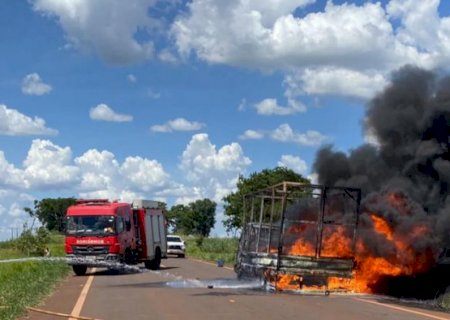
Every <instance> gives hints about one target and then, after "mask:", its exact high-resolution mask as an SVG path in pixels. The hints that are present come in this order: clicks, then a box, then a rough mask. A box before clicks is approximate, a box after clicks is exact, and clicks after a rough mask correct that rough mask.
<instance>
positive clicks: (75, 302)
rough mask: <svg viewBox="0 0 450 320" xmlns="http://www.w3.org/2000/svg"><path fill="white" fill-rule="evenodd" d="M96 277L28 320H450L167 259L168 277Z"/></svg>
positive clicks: (73, 285) (63, 290)
mask: <svg viewBox="0 0 450 320" xmlns="http://www.w3.org/2000/svg"><path fill="white" fill-rule="evenodd" d="M91 271H93V272H89V273H88V274H87V275H86V276H82V277H77V276H75V275H70V276H69V277H68V278H66V279H65V280H64V281H63V282H61V283H60V285H59V286H58V287H57V288H56V290H55V291H54V293H53V294H52V295H51V296H49V297H48V298H47V299H46V301H44V302H43V303H42V304H41V305H40V306H37V307H36V308H37V309H36V310H30V311H29V312H28V314H27V315H26V316H25V317H23V319H29V320H51V319H80V318H83V317H86V318H91V319H104V320H116V319H117V320H119V319H133V320H138V319H173V320H179V319H182V320H190V319H192V320H194V319H195V320H204V319H233V320H239V319H261V320H262V319H283V320H285V319H302V320H322V319H324V320H325V319H334V320H361V319H374V320H378V319H379V320H385V319H392V320H400V319H405V320H427V319H438V320H443V319H446V320H447V319H448V320H450V314H449V313H444V312H437V311H433V310H429V309H427V308H425V306H422V307H421V306H420V305H411V304H409V303H406V302H402V301H399V300H394V299H388V298H383V297H374V296H366V295H338V294H331V295H330V296H329V297H326V296H325V295H322V294H320V295H319V294H316V295H298V294H286V293H272V292H267V291H264V290H256V289H252V288H251V287H252V286H253V287H255V286H256V285H257V283H239V282H237V280H236V279H235V274H234V272H233V271H232V270H231V269H230V268H226V267H224V268H219V267H217V266H215V265H214V264H210V263H206V262H202V261H198V260H194V259H189V258H186V259H177V258H169V259H167V260H163V267H162V268H161V270H160V271H148V272H140V273H117V272H111V271H107V270H102V269H97V270H91ZM244 285H247V288H243V286H244ZM65 315H66V316H65ZM67 315H71V317H68V316H67Z"/></svg>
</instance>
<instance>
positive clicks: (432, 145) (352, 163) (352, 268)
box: [236, 66, 450, 298]
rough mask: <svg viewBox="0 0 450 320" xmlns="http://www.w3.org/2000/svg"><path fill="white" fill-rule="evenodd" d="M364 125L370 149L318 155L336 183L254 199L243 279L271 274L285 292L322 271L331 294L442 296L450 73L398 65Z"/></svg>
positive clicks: (448, 216)
mask: <svg viewBox="0 0 450 320" xmlns="http://www.w3.org/2000/svg"><path fill="white" fill-rule="evenodd" d="M364 127H365V128H364V129H365V132H366V135H367V137H370V141H371V142H370V143H366V144H363V145H361V146H359V147H357V148H355V149H353V150H350V151H348V152H342V151H335V150H333V147H332V146H331V145H327V146H324V147H323V148H321V149H320V150H319V151H318V153H317V156H316V159H315V162H314V165H313V171H314V172H316V173H317V175H318V182H319V184H321V185H323V186H329V187H316V186H296V185H292V184H291V185H289V184H286V188H284V187H283V185H280V186H274V187H270V188H268V189H266V190H263V191H260V192H256V193H254V194H251V195H249V196H248V198H246V201H245V202H246V205H245V209H244V219H245V220H244V221H245V222H244V224H243V230H242V237H241V241H240V248H239V253H238V256H237V264H236V271H237V273H238V274H239V275H244V274H251V273H256V274H258V275H262V276H263V277H264V278H265V279H267V280H268V281H270V282H272V283H273V284H274V285H275V286H276V288H278V289H285V288H291V289H294V288H299V287H304V286H305V284H306V283H305V280H306V278H305V275H306V276H310V277H312V276H315V275H319V276H321V278H322V282H326V284H327V286H328V289H338V290H341V289H343V290H348V291H352V292H365V293H386V294H392V295H394V296H402V297H408V296H409V297H416V298H434V297H436V296H437V295H439V294H440V293H442V292H444V291H445V290H446V288H447V287H448V286H449V285H450V250H449V249H450V77H449V76H442V75H441V74H436V73H432V72H430V71H426V70H422V69H420V68H417V67H413V66H405V67H403V68H401V69H399V70H398V71H396V72H394V73H393V74H392V75H391V83H390V84H389V85H388V86H387V87H386V88H385V89H384V90H383V91H382V92H379V93H378V94H377V95H376V96H375V97H374V98H373V99H372V100H371V101H369V102H368V105H367V113H366V117H365V118H364ZM368 141H369V139H368ZM347 186H351V187H355V188H357V190H359V189H360V190H361V194H362V196H361V197H360V196H358V194H359V192H358V191H355V190H354V189H351V188H350V189H347V188H346V187H347ZM336 199H341V200H339V201H337V200H336ZM346 206H351V208H352V211H353V212H354V213H352V214H350V211H349V210H347V209H344V208H346ZM332 208H337V210H334V209H332ZM330 212H331V213H330ZM334 212H336V213H334ZM339 212H341V213H339ZM333 215H336V217H334V216H333ZM352 229H353V230H355V231H356V233H354V234H353V235H352V233H351V232H350V230H352ZM355 234H356V237H355V236H354V235H355ZM328 239H330V242H328ZM341 245H344V246H343V249H341ZM338 252H339V254H338ZM312 278H313V277H312ZM323 279H326V281H324V280H323ZM316 282H317V281H316ZM322 287H323V286H322Z"/></svg>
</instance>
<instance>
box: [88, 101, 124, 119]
mask: <svg viewBox="0 0 450 320" xmlns="http://www.w3.org/2000/svg"><path fill="white" fill-rule="evenodd" d="M89 117H90V118H91V119H92V120H100V121H113V122H130V121H133V117H132V116H130V115H126V114H120V113H116V112H114V110H112V109H111V108H110V107H108V106H107V105H106V104H103V103H102V104H99V105H97V106H96V107H93V108H91V110H90V111H89Z"/></svg>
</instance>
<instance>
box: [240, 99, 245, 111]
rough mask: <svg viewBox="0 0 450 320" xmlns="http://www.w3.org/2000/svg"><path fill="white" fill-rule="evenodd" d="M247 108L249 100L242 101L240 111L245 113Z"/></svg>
mask: <svg viewBox="0 0 450 320" xmlns="http://www.w3.org/2000/svg"><path fill="white" fill-rule="evenodd" d="M246 107H247V99H241V102H240V103H239V106H238V111H244V110H245V109H246Z"/></svg>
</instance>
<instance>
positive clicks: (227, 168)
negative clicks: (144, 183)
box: [180, 133, 251, 202]
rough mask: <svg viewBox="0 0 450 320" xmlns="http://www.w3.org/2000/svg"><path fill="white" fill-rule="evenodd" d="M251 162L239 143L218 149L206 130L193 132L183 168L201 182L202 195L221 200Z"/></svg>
mask: <svg viewBox="0 0 450 320" xmlns="http://www.w3.org/2000/svg"><path fill="white" fill-rule="evenodd" d="M250 164H251V160H250V159H249V158H248V157H246V156H245V155H244V152H243V150H242V148H241V146H240V145H239V144H238V143H231V144H229V145H224V146H222V147H221V148H220V149H219V150H217V149H216V146H215V145H213V144H212V143H211V142H210V140H209V137H208V135H207V134H205V133H200V134H196V135H194V136H192V139H191V141H190V142H189V144H188V145H187V147H186V149H185V150H184V151H183V154H182V156H181V163H180V169H181V170H182V171H183V172H184V173H185V175H186V179H187V180H188V181H190V182H191V183H193V184H194V185H196V186H201V188H202V191H201V192H200V194H203V197H210V198H212V199H214V200H215V201H217V202H219V201H221V200H222V198H223V196H225V195H226V194H228V193H229V192H230V191H231V190H232V189H233V188H234V187H235V186H236V181H237V178H238V176H239V174H241V173H243V172H244V171H245V169H246V168H247V167H248V166H249V165H250Z"/></svg>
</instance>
